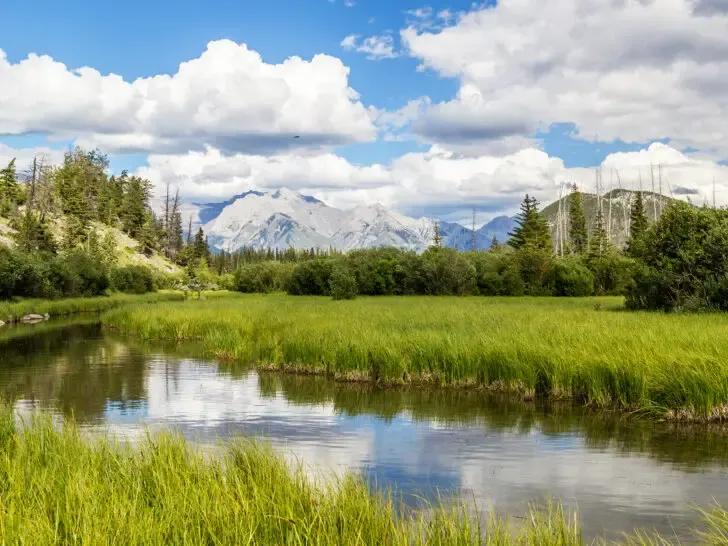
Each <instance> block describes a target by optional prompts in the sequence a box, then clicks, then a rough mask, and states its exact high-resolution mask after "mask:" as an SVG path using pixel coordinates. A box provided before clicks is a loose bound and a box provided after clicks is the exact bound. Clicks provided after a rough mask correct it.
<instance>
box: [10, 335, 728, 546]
mask: <svg viewBox="0 0 728 546" xmlns="http://www.w3.org/2000/svg"><path fill="white" fill-rule="evenodd" d="M33 328H34V330H30V329H20V328H19V329H16V330H14V331H7V330H6V331H4V332H1V333H0V396H1V397H2V398H5V399H12V400H15V401H16V404H17V405H18V407H23V408H24V407H33V408H44V409H47V410H50V411H53V412H55V413H57V414H59V415H63V416H70V415H73V416H74V417H75V419H76V420H77V421H78V422H79V423H81V424H82V425H84V426H88V427H99V426H102V427H107V426H108V427H110V428H112V429H113V430H114V431H118V432H120V433H124V434H134V433H137V432H139V431H141V430H143V429H144V427H145V426H150V427H157V426H165V427H167V426H173V427H175V428H177V429H179V430H180V431H182V432H183V433H184V434H185V435H187V436H188V437H190V438H193V439H195V440H196V441H198V442H203V443H212V442H215V441H217V440H218V439H220V438H225V437H230V436H235V435H240V434H245V435H253V436H263V437H266V438H268V439H270V441H271V442H273V444H274V445H276V446H277V447H280V448H283V449H285V450H288V451H290V452H292V453H294V454H296V455H297V456H299V457H301V458H303V459H304V460H305V461H307V462H310V463H315V464H316V465H320V466H322V467H324V468H333V469H336V470H350V469H355V470H362V471H364V472H365V473H366V474H367V476H369V477H370V478H371V479H372V480H376V482H377V483H379V484H386V485H394V486H396V487H397V488H399V489H400V490H401V491H404V492H417V493H418V494H423V495H425V496H432V495H434V494H435V492H436V491H437V490H455V491H459V492H463V493H465V494H467V495H472V497H473V498H475V499H476V501H477V502H478V503H479V505H480V506H481V507H483V508H489V507H495V509H496V510H498V511H501V512H504V513H514V512H521V511H523V509H524V506H525V504H526V503H527V502H528V501H531V500H534V499H537V498H544V497H545V496H547V495H552V496H555V497H558V498H561V499H563V500H564V501H565V502H566V503H567V504H569V505H571V506H578V509H579V511H580V514H581V519H582V521H583V523H584V524H585V527H586V531H587V534H589V535H599V534H602V533H604V532H605V531H607V532H608V533H609V534H610V535H613V534H614V533H615V532H617V531H620V530H624V529H631V528H633V527H636V526H639V527H648V528H654V527H657V528H659V529H661V530H662V531H666V532H668V533H669V532H671V530H672V529H675V530H676V531H677V532H678V533H679V534H681V535H683V536H687V535H686V533H687V532H688V529H689V528H690V527H691V526H693V525H694V523H695V521H696V520H697V515H696V514H695V512H693V511H692V510H691V509H690V504H691V503H700V504H708V503H709V502H711V500H712V498H715V499H717V500H719V501H723V502H728V475H727V474H726V471H725V467H726V465H727V464H728V434H727V433H726V430H725V429H724V428H721V427H717V426H700V427H684V426H674V425H669V424H659V423H649V422H645V421H636V420H629V419H625V418H624V417H620V416H616V415H611V414H607V413H603V414H597V415H595V414H593V413H591V412H588V411H584V410H582V409H580V408H573V407H571V406H568V405H564V404H561V405H552V406H538V405H534V404H531V405H524V404H521V403H516V402H514V401H512V400H509V399H502V398H492V397H486V396H483V395H481V394H479V393H475V392H463V391H455V390H404V389H403V390H387V391H383V390H377V389H372V388H368V387H363V386H361V385H341V384H334V383H332V382H330V381H327V380H325V379H321V378H310V377H297V376H276V375H260V376H259V375H257V374H255V373H253V372H251V371H250V370H249V369H245V368H239V367H236V366H228V365H217V364H215V363H213V362H208V361H204V360H200V359H196V358H194V357H193V356H192V355H193V354H194V351H195V349H194V347H191V346H184V347H182V348H173V347H165V348H160V347H159V346H156V347H154V346H144V345H141V344H137V343H134V342H131V341H129V340H125V339H123V338H120V337H117V336H113V335H104V333H103V332H102V331H101V329H100V327H99V326H98V325H97V324H93V323H88V324H75V325H72V326H66V325H63V324H56V323H47V324H43V325H39V326H35V327H33Z"/></svg>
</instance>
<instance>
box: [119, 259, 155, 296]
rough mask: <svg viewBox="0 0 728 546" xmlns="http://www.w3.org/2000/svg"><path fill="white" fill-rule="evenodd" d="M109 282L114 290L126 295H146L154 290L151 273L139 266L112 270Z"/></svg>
mask: <svg viewBox="0 0 728 546" xmlns="http://www.w3.org/2000/svg"><path fill="white" fill-rule="evenodd" d="M110 281H111V287H112V288H113V289H114V290H117V291H119V292H126V293H127V294H146V293H147V292H154V291H155V290H156V286H155V284H154V275H153V273H152V271H151V270H150V269H149V268H147V267H144V266H141V265H132V266H128V267H119V268H117V269H114V270H113V271H112V272H111V275H110Z"/></svg>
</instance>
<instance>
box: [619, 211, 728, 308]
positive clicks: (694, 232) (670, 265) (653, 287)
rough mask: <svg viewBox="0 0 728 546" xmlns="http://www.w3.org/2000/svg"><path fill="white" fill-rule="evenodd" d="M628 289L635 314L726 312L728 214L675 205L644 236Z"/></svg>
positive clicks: (629, 299)
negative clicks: (639, 311)
mask: <svg viewBox="0 0 728 546" xmlns="http://www.w3.org/2000/svg"><path fill="white" fill-rule="evenodd" d="M644 243H645V245H644V250H643V254H642V256H641V262H642V265H641V267H640V268H638V269H637V270H636V271H635V274H634V276H633V281H632V282H631V284H630V285H629V287H628V289H627V300H626V303H627V306H628V307H629V308H632V309H662V310H675V309H678V310H679V309H687V310H693V309H701V308H707V309H723V308H725V307H727V306H728V303H726V302H725V300H724V299H723V298H724V297H725V296H724V295H725V291H724V289H723V286H724V282H725V281H724V278H725V275H726V271H728V211H727V210H721V209H708V208H696V207H692V206H690V205H688V204H686V203H681V202H680V203H673V204H671V205H670V206H669V207H668V208H667V209H665V211H664V212H663V214H662V216H661V217H660V218H659V220H658V221H657V222H655V223H654V224H653V225H652V226H651V227H650V229H649V230H648V231H647V233H646V234H645V236H644Z"/></svg>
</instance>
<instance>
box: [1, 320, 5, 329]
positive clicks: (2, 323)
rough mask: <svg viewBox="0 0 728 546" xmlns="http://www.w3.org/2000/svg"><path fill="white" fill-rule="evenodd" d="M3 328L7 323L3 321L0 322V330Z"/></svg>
mask: <svg viewBox="0 0 728 546" xmlns="http://www.w3.org/2000/svg"><path fill="white" fill-rule="evenodd" d="M3 326H5V323H4V322H3V321H2V320H0V328H1V327H3Z"/></svg>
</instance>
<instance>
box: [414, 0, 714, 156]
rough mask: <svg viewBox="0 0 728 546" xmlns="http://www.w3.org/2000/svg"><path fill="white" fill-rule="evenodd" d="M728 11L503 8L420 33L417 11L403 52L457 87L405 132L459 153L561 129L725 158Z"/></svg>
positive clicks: (591, 0)
mask: <svg viewBox="0 0 728 546" xmlns="http://www.w3.org/2000/svg"><path fill="white" fill-rule="evenodd" d="M725 6H726V4H725V0H661V1H650V2H645V1H623V0H608V1H603V0H554V1H552V2H547V3H543V2H539V1H537V0H503V1H501V2H498V3H497V5H495V6H489V7H477V8H475V9H474V10H472V11H470V12H468V13H461V14H458V15H457V18H456V20H455V22H454V23H452V24H449V25H446V26H444V27H443V26H437V25H435V26H432V25H428V21H430V22H431V21H433V20H437V18H436V17H435V16H433V15H432V13H431V12H428V11H421V12H418V13H417V21H416V22H415V23H413V24H411V25H410V26H408V27H407V28H406V29H404V30H403V31H402V32H401V39H402V42H403V45H404V46H405V47H406V48H407V50H408V52H409V54H410V55H412V56H413V57H415V58H418V59H420V60H421V68H422V69H431V70H434V71H436V72H437V73H438V74H440V75H442V76H447V77H455V78H458V79H459V80H460V83H461V89H460V92H459V93H458V95H457V96H456V97H454V98H453V99H452V100H449V101H446V102H443V103H440V104H432V105H431V106H430V107H429V109H428V110H427V112H425V113H424V115H423V117H422V118H421V119H420V120H418V121H417V123H416V124H415V125H414V126H413V129H414V130H415V132H416V133H418V134H420V135H421V136H422V137H423V138H426V139H427V140H428V141H430V142H439V143H442V144H444V145H446V146H448V147H450V148H453V149H458V146H460V145H462V144H463V143H464V142H471V143H472V142H473V141H474V140H477V141H481V142H489V141H491V140H493V139H496V140H498V139H501V138H504V137H509V136H518V135H520V136H523V137H528V136H531V135H532V134H533V133H534V132H535V131H536V130H538V129H547V128H548V127H549V126H550V125H551V124H553V123H562V122H563V123H574V124H575V126H576V131H577V136H578V137H580V138H583V139H588V140H600V141H611V140H613V139H622V140H625V141H629V142H649V141H653V140H656V139H661V138H673V139H679V141H680V143H681V145H684V146H691V147H694V148H697V149H711V150H712V149H715V150H717V153H718V154H723V155H726V154H728V144H726V142H728V138H727V137H728V129H726V127H728V100H726V96H728V80H727V79H726V78H725V74H726V73H727V72H728V32H726V28H728V10H726V9H724V8H725ZM448 16H452V14H450V13H448ZM442 20H444V19H443V18H441V19H439V21H442Z"/></svg>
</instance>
